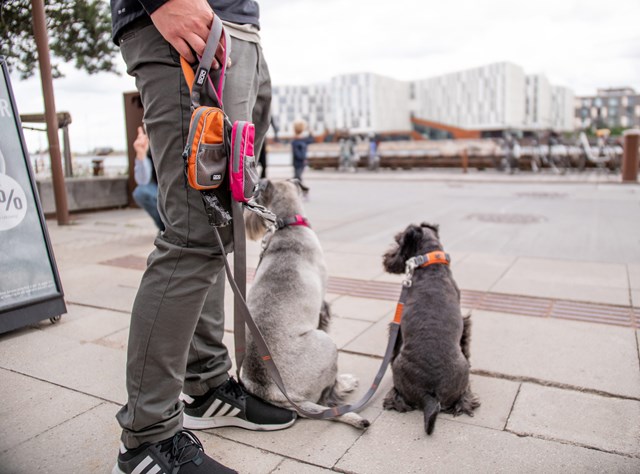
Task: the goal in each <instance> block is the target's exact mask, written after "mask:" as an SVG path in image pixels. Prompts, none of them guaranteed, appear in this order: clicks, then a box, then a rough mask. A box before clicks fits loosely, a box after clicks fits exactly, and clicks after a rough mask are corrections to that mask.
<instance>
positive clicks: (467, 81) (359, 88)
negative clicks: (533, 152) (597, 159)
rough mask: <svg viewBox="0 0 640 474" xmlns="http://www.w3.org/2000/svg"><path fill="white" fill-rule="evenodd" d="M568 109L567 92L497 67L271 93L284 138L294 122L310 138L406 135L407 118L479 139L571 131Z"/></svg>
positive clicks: (335, 81)
mask: <svg viewBox="0 0 640 474" xmlns="http://www.w3.org/2000/svg"><path fill="white" fill-rule="evenodd" d="M573 101H574V99H573V93H572V91H571V90H570V89H567V88H566V87H555V86H553V85H551V84H550V83H549V81H548V80H547V78H546V77H545V76H544V75H541V74H537V75H528V76H527V75H525V72H524V70H523V69H522V68H521V67H520V66H518V65H516V64H513V63H509V62H501V63H494V64H488V65H485V66H481V67H477V68H473V69H468V70H464V71H459V72H454V73H450V74H445V75H442V76H437V77H432V78H428V79H421V80H416V81H411V82H406V81H400V80H396V79H393V78H390V77H384V76H380V75H377V74H372V73H360V74H345V75H340V76H336V77H334V78H332V79H331V81H330V82H329V84H316V85H311V86H275V87H274V88H273V100H272V115H273V117H274V120H275V122H276V124H277V125H278V127H279V133H280V135H281V136H283V137H288V136H292V135H293V122H294V121H295V120H296V119H304V120H306V121H307V123H309V125H310V130H311V132H312V133H313V134H314V135H317V134H322V133H324V132H330V133H332V132H340V131H344V130H348V131H349V132H350V133H358V134H369V133H393V132H395V133H398V132H399V133H410V132H411V130H412V129H413V126H412V121H411V118H412V117H414V118H416V119H422V120H425V121H429V122H435V123H439V124H443V125H445V126H450V127H457V128H460V129H466V130H475V131H479V132H491V131H500V130H505V129H516V130H548V129H554V130H556V131H566V130H571V129H572V128H573V123H574V114H575V112H574V110H573Z"/></svg>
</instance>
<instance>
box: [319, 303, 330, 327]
mask: <svg viewBox="0 0 640 474" xmlns="http://www.w3.org/2000/svg"><path fill="white" fill-rule="evenodd" d="M330 322H331V309H330V307H329V303H327V302H326V301H323V302H322V307H321V308H320V320H319V321H318V329H320V330H321V331H324V332H328V331H329V323H330Z"/></svg>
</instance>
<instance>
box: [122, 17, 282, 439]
mask: <svg viewBox="0 0 640 474" xmlns="http://www.w3.org/2000/svg"><path fill="white" fill-rule="evenodd" d="M120 48H121V52H122V56H123V58H124V60H125V62H126V64H127V72H128V73H129V74H130V75H132V76H134V77H135V79H136V86H137V88H138V90H139V91H140V95H141V99H142V104H143V107H144V123H145V125H146V129H147V133H148V134H149V141H150V146H151V152H152V155H153V160H154V165H155V167H156V171H157V175H158V210H159V212H160V216H161V218H162V221H163V222H164V223H165V226H166V229H165V231H164V232H163V233H162V234H161V235H160V236H158V237H157V238H156V240H155V249H154V250H153V252H152V253H151V255H149V258H148V261H147V269H146V271H145V273H144V275H143V277H142V281H141V283H140V288H139V290H138V294H137V296H136V299H135V302H134V305H133V309H132V313H131V327H130V332H129V346H128V352H127V393H128V399H127V403H126V405H125V406H124V407H123V408H122V409H121V410H120V411H119V412H118V414H117V419H118V422H119V423H120V426H121V427H122V430H123V432H122V441H123V442H124V444H125V446H126V447H127V448H130V449H132V448H136V447H138V446H139V445H140V444H142V443H145V442H156V441H160V440H163V439H166V438H169V437H171V436H172V435H174V434H175V433H176V432H178V431H179V430H181V429H182V408H183V405H182V403H181V402H179V400H178V396H179V394H180V391H181V390H184V392H185V393H187V394H189V395H203V394H204V393H206V392H207V391H208V390H209V389H210V388H213V387H216V386H218V385H220V384H221V383H223V382H225V381H226V380H227V378H228V371H229V369H230V368H231V361H230V358H229V355H228V353H227V349H226V347H225V346H224V344H223V343H222V336H223V332H224V282H225V277H224V268H223V260H222V258H223V257H222V255H221V251H220V248H219V247H218V246H217V244H216V241H215V236H214V233H213V229H212V228H211V227H210V226H209V224H208V220H207V217H206V214H205V212H204V208H203V204H202V200H201V197H200V193H199V192H198V191H195V190H193V189H191V188H190V187H189V186H188V184H187V181H186V178H185V174H184V161H183V159H182V151H183V149H184V146H185V141H186V137H187V134H188V129H189V121H190V118H191V111H190V101H189V90H188V86H187V84H186V82H185V79H184V77H183V74H182V70H181V68H180V61H179V56H178V53H177V52H176V51H175V49H173V48H172V47H171V46H170V45H169V43H167V42H166V41H165V40H164V38H162V36H161V35H160V33H159V32H158V30H157V29H156V28H155V26H153V25H151V26H145V27H142V28H139V29H135V30H133V31H130V32H128V33H125V34H124V35H123V37H122V39H121V40H120ZM231 60H232V64H233V65H232V67H231V68H230V69H228V71H227V77H226V82H225V88H224V92H223V101H224V105H225V112H226V113H227V115H229V117H230V119H231V120H232V121H233V120H251V121H253V122H254V123H255V126H256V147H257V148H256V152H258V151H259V150H260V147H261V146H262V143H263V141H264V136H265V134H266V132H267V129H268V127H269V108H270V103H271V82H270V78H269V71H268V68H267V65H266V63H265V61H264V58H263V56H262V50H261V48H260V46H259V45H258V44H255V43H249V42H245V41H241V40H238V39H235V38H233V40H232V46H231ZM218 197H219V199H220V200H221V201H222V202H223V204H225V206H226V207H227V208H229V206H230V196H229V192H228V190H226V189H224V190H223V189H222V187H221V188H220V193H218ZM221 230H222V232H221V236H222V239H223V242H224V243H225V248H226V250H227V251H230V250H232V247H233V238H232V231H231V229H230V228H224V229H221ZM183 387H184V388H183Z"/></svg>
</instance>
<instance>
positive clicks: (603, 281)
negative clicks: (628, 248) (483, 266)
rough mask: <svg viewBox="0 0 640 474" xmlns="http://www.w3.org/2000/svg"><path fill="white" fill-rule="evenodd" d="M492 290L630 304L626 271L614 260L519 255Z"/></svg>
mask: <svg viewBox="0 0 640 474" xmlns="http://www.w3.org/2000/svg"><path fill="white" fill-rule="evenodd" d="M491 291H494V292H498V293H515V294H520V295H531V296H541V297H547V298H561V299H569V300H579V301H590V302H596V303H608V304H617V305H625V306H627V305H629V283H628V278H627V270H626V267H625V265H624V264H615V263H591V262H579V261H566V260H565V261H563V260H557V259H556V260H549V259H534V258H519V259H518V261H517V262H516V263H515V264H514V265H513V266H512V267H511V268H510V269H509V271H508V272H507V273H506V274H505V275H504V276H503V277H502V278H501V279H500V280H499V281H498V282H497V283H496V284H495V285H494V286H493V288H492V290H491Z"/></svg>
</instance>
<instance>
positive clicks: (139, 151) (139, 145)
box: [133, 127, 149, 160]
mask: <svg viewBox="0 0 640 474" xmlns="http://www.w3.org/2000/svg"><path fill="white" fill-rule="evenodd" d="M133 149H134V150H135V151H136V159H137V160H144V159H145V158H146V157H147V150H148V149H149V137H147V134H146V133H144V129H143V128H142V127H138V136H137V137H136V139H135V140H134V141H133Z"/></svg>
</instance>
